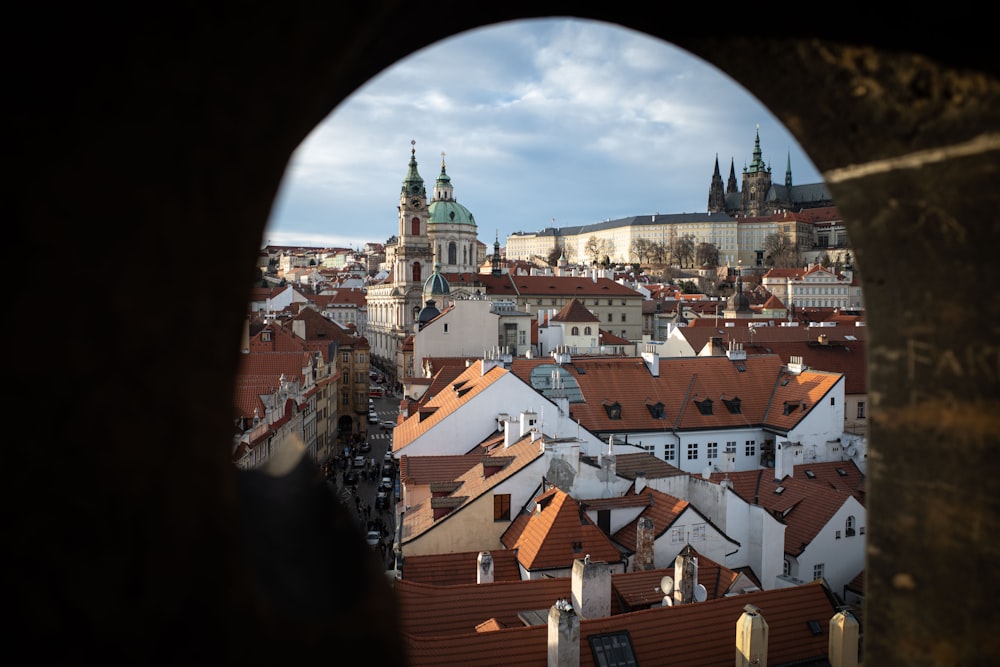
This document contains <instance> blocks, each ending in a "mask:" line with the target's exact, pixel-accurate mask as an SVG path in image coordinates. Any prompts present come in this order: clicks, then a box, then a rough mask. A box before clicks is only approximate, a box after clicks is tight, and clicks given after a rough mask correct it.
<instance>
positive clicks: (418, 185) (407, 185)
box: [401, 140, 427, 197]
mask: <svg viewBox="0 0 1000 667" xmlns="http://www.w3.org/2000/svg"><path fill="white" fill-rule="evenodd" d="M401 195H402V196H403V197H413V196H418V197H426V196H427V191H426V190H425V189H424V179H422V178H421V177H420V173H419V172H418V171H417V142H416V140H411V141H410V164H409V165H407V170H406V178H404V179H403V190H402V192H401Z"/></svg>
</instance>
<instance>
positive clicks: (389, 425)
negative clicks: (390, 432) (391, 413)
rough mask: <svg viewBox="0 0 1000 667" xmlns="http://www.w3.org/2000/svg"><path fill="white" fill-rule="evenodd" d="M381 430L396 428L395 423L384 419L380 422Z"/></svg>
mask: <svg viewBox="0 0 1000 667" xmlns="http://www.w3.org/2000/svg"><path fill="white" fill-rule="evenodd" d="M382 428H396V422H394V421H392V420H389V419H386V420H385V421H383V422H382Z"/></svg>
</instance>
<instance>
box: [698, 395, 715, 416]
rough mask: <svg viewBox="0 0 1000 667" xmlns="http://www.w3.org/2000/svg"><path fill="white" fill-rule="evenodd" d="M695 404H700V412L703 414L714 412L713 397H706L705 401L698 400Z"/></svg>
mask: <svg viewBox="0 0 1000 667" xmlns="http://www.w3.org/2000/svg"><path fill="white" fill-rule="evenodd" d="M694 404H695V405H697V406H698V412H700V413H701V414H703V415H710V414H712V399H710V398H706V399H705V400H703V401H697V400H696V401H695V402H694Z"/></svg>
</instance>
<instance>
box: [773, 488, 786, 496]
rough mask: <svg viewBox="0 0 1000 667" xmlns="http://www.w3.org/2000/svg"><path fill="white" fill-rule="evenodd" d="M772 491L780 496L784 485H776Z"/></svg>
mask: <svg viewBox="0 0 1000 667" xmlns="http://www.w3.org/2000/svg"><path fill="white" fill-rule="evenodd" d="M774 492H775V493H776V494H778V495H779V496H780V495H781V494H782V493H784V492H785V487H783V486H779V487H777V488H775V489H774Z"/></svg>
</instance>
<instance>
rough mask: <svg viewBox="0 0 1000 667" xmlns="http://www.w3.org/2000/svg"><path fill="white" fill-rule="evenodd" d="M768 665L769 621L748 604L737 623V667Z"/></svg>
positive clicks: (758, 610)
mask: <svg viewBox="0 0 1000 667" xmlns="http://www.w3.org/2000/svg"><path fill="white" fill-rule="evenodd" d="M766 664H767V621H765V620H764V617H763V616H761V614H760V609H758V608H757V607H755V606H753V605H752V604H748V605H747V606H745V607H743V614H742V615H740V618H739V620H737V621H736V667H759V666H760V665H766Z"/></svg>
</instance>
